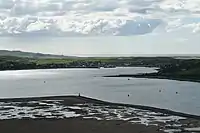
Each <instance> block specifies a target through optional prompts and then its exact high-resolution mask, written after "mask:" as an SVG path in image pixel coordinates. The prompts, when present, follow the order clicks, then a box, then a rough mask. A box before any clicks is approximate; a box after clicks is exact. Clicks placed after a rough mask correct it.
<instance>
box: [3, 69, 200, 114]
mask: <svg viewBox="0 0 200 133" xmlns="http://www.w3.org/2000/svg"><path fill="white" fill-rule="evenodd" d="M153 71H155V70H154V69H153V68H114V69H52V70H49V69H48V70H22V71H1V72H0V98H11V97H30V96H49V95H50V96H51V95H78V93H81V95H84V96H89V97H92V98H98V99H101V100H106V101H111V102H121V103H129V104H141V105H148V106H154V107H160V108H167V109H172V110H175V111H181V112H186V113H191V114H198V115H200V102H199V101H200V83H193V82H185V81H172V80H165V79H136V78H131V79H130V80H128V78H105V77H102V76H105V75H116V74H135V73H143V72H153ZM159 90H161V92H159ZM176 92H178V94H176ZM128 95H130V96H129V97H128Z"/></svg>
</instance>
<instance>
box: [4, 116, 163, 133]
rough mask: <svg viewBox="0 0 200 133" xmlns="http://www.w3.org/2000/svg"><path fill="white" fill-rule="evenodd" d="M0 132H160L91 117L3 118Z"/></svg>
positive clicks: (149, 128)
mask: <svg viewBox="0 0 200 133" xmlns="http://www.w3.org/2000/svg"><path fill="white" fill-rule="evenodd" d="M0 132H1V133H162V132H161V131H158V128H156V127H153V126H149V127H147V126H144V125H141V124H130V123H128V122H123V121H97V120H92V119H90V120H89V119H88V120H87V119H79V118H72V119H65V120H55V119H52V120H5V121H0Z"/></svg>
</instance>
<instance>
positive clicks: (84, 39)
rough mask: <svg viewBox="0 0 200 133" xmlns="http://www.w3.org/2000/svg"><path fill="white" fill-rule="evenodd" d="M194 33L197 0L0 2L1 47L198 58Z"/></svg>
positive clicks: (199, 23)
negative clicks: (191, 55) (194, 55)
mask: <svg viewBox="0 0 200 133" xmlns="http://www.w3.org/2000/svg"><path fill="white" fill-rule="evenodd" d="M199 32H200V1H199V0H0V49H10V50H13V49H14V50H25V51H33V52H45V53H55V54H65V55H109V54H111V55H125V54H127V55H134V54H135V55H136V54H200V50H199V48H200V46H199V44H198V42H200V38H199ZM61 37H62V38H61Z"/></svg>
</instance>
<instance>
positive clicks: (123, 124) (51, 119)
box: [0, 96, 200, 133]
mask: <svg viewBox="0 0 200 133" xmlns="http://www.w3.org/2000/svg"><path fill="white" fill-rule="evenodd" d="M174 114H176V115H174ZM0 132H2V133H27V132H29V133H55V132H58V133H64V132H65V133H66V132H68V133H111V132H114V133H142V132H143V133H162V132H167V133H176V132H185V133H190V132H191V133H197V132H200V119H199V116H194V115H188V114H183V113H178V112H173V111H167V110H162V109H156V108H151V107H143V106H136V105H132V106H131V105H123V104H114V103H113V104H112V103H108V102H103V101H99V100H95V99H90V98H86V97H81V96H66V97H65V96H60V97H43V98H19V99H1V100H0Z"/></svg>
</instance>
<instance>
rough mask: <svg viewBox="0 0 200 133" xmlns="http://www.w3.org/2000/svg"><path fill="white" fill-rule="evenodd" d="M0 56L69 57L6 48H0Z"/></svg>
mask: <svg viewBox="0 0 200 133" xmlns="http://www.w3.org/2000/svg"><path fill="white" fill-rule="evenodd" d="M0 56H15V57H23V58H45V59H46V58H69V57H68V56H63V55H52V54H42V53H32V52H22V51H8V50H0ZM70 58H72V57H70Z"/></svg>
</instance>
